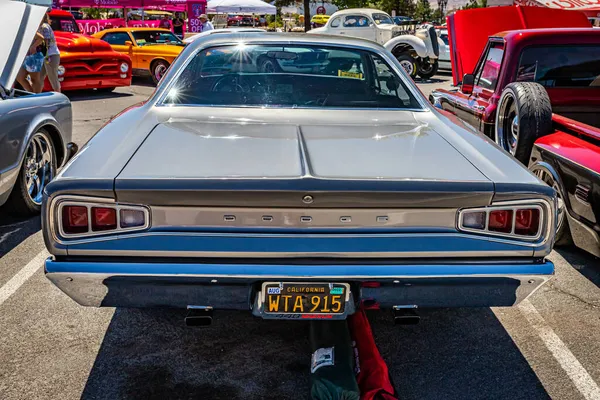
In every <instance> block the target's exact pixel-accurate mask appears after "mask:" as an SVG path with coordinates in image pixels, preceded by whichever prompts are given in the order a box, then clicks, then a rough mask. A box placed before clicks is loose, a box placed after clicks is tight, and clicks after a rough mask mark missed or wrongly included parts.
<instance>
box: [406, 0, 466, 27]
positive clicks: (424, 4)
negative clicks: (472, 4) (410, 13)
mask: <svg viewBox="0 0 600 400" xmlns="http://www.w3.org/2000/svg"><path fill="white" fill-rule="evenodd" d="M471 1H474V0H471ZM415 19H417V20H418V21H421V22H425V21H429V20H430V19H431V6H430V5H429V0H417V7H416V9H415Z"/></svg>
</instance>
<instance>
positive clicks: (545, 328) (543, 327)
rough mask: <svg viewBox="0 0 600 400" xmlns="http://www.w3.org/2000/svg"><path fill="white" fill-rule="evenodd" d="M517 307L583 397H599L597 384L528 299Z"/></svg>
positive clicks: (592, 399) (589, 398) (592, 398)
mask: <svg viewBox="0 0 600 400" xmlns="http://www.w3.org/2000/svg"><path fill="white" fill-rule="evenodd" d="M519 309H520V310H521V312H522V313H523V315H524V316H525V318H527V321H529V323H530V324H531V326H532V327H533V329H535V331H536V332H537V334H538V335H539V337H540V338H541V339H542V341H543V342H544V344H545V345H546V347H547V348H548V350H550V352H551V353H552V355H553V356H554V358H555V359H556V361H558V363H559V364H560V366H561V367H562V369H563V370H564V371H565V372H566V373H567V375H568V376H569V378H571V381H573V383H574V384H575V386H576V387H577V389H578V390H579V392H580V393H581V394H582V395H583V397H585V398H586V399H588V400H598V399H600V388H599V387H598V384H597V383H596V382H595V381H594V379H593V378H592V377H591V376H590V374H589V373H588V372H587V371H586V369H585V368H584V367H583V365H581V363H580V362H579V360H577V358H575V356H574V355H573V353H571V351H570V350H569V348H568V347H567V345H565V344H564V343H563V341H562V340H560V338H559V337H558V335H557V334H556V333H554V331H553V330H552V328H550V326H549V325H548V324H547V323H546V320H545V319H544V318H543V317H542V315H541V314H540V313H539V312H538V310H536V309H535V307H534V306H533V304H531V302H530V301H529V300H525V301H523V302H521V304H520V305H519Z"/></svg>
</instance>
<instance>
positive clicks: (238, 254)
mask: <svg viewBox="0 0 600 400" xmlns="http://www.w3.org/2000/svg"><path fill="white" fill-rule="evenodd" d="M69 255H70V256H87V255H89V256H111V257H129V256H131V257H184V258H185V257H190V258H196V257H200V258H211V257H212V258H343V259H352V258H367V259H380V258H430V259H431V258H448V257H468V258H473V257H500V256H501V257H531V256H532V255H533V253H532V249H531V248H523V249H520V250H511V251H507V250H506V249H499V250H497V251H490V250H488V251H443V252H432V251H427V252H424V251H406V252H313V251H311V252H262V251H256V252H244V251H235V252H233V251H228V252H219V251H166V250H106V249H100V250H93V249H83V250H80V249H77V248H73V247H69Z"/></svg>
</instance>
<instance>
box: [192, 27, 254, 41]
mask: <svg viewBox="0 0 600 400" xmlns="http://www.w3.org/2000/svg"><path fill="white" fill-rule="evenodd" d="M228 32H237V33H246V32H248V33H250V32H263V33H264V32H265V30H264V29H259V28H225V29H212V30H210V31H206V32H200V33H197V34H195V35H193V36H190V37H188V38H185V39H184V40H183V42H184V43H186V44H187V43H192V42H193V41H194V40H197V39H200V38H202V37H206V36H210V35H214V34H216V33H228Z"/></svg>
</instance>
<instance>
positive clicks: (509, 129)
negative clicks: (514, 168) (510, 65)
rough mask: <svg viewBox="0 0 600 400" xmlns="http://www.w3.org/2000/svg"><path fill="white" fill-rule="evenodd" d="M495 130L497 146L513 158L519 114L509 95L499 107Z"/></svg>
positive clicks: (516, 143)
mask: <svg viewBox="0 0 600 400" xmlns="http://www.w3.org/2000/svg"><path fill="white" fill-rule="evenodd" d="M496 129H497V132H496V134H497V142H498V145H500V147H502V148H503V149H504V150H506V151H508V152H509V153H510V154H512V155H513V156H514V155H515V153H516V152H517V145H518V142H519V112H518V111H517V103H516V101H515V98H514V97H513V96H512V95H510V94H507V95H506V96H505V101H503V102H502V104H501V105H500V109H499V110H498V124H496Z"/></svg>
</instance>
